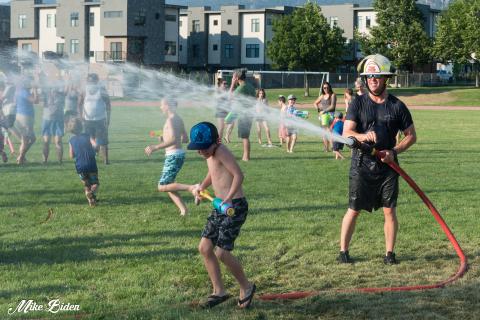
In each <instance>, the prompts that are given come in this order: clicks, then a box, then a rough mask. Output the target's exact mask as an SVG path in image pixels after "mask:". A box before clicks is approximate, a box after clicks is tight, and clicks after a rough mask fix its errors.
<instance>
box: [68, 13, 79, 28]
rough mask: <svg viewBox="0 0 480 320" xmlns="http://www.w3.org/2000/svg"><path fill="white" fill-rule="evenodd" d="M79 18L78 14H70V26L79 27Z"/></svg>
mask: <svg viewBox="0 0 480 320" xmlns="http://www.w3.org/2000/svg"><path fill="white" fill-rule="evenodd" d="M78 16H79V15H78V12H72V13H71V14H70V26H72V27H78V21H79V18H78Z"/></svg>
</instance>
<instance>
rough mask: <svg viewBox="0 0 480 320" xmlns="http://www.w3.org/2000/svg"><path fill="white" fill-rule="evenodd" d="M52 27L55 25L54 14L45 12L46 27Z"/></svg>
mask: <svg viewBox="0 0 480 320" xmlns="http://www.w3.org/2000/svg"><path fill="white" fill-rule="evenodd" d="M54 27H56V24H55V15H54V14H47V28H54Z"/></svg>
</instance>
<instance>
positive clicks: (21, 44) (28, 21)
mask: <svg viewBox="0 0 480 320" xmlns="http://www.w3.org/2000/svg"><path fill="white" fill-rule="evenodd" d="M181 8H183V7H181V6H172V5H165V1H164V0H109V1H100V0H84V1H71V0H13V1H12V2H11V10H12V13H11V17H12V19H11V37H12V38H14V39H16V40H17V44H18V49H19V50H24V51H32V52H35V53H37V54H38V55H39V56H40V57H41V58H46V57H47V56H48V55H51V53H52V52H53V53H57V54H58V55H62V56H64V57H66V58H68V59H70V60H77V61H90V62H92V63H103V62H126V61H128V62H133V63H142V64H146V65H164V64H170V63H173V64H178V53H177V47H178V40H179V39H178V21H179V19H178V17H179V10H180V9H181Z"/></svg>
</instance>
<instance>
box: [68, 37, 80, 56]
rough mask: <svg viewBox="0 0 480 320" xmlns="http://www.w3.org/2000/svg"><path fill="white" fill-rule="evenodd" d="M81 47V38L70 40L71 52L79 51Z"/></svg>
mask: <svg viewBox="0 0 480 320" xmlns="http://www.w3.org/2000/svg"><path fill="white" fill-rule="evenodd" d="M79 47H80V40H77V39H72V40H70V53H72V54H75V53H78V51H79Z"/></svg>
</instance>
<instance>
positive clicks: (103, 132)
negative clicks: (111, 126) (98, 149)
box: [84, 120, 108, 146]
mask: <svg viewBox="0 0 480 320" xmlns="http://www.w3.org/2000/svg"><path fill="white" fill-rule="evenodd" d="M84 126H85V127H84V130H85V133H86V134H88V135H89V136H90V137H91V138H94V139H95V140H96V141H97V145H99V146H106V145H108V130H107V121H106V120H85V121H84Z"/></svg>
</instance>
